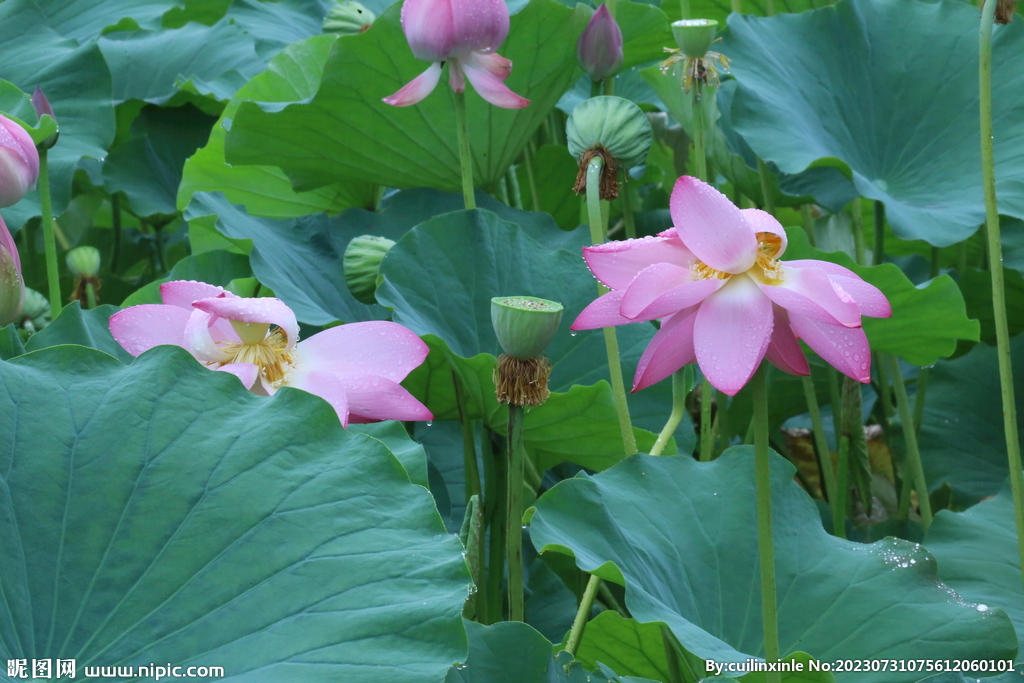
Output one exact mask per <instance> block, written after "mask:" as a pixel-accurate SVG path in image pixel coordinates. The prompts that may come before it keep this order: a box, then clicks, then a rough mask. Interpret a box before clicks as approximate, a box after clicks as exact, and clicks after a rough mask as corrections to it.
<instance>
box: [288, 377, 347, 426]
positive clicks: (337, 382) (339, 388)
mask: <svg viewBox="0 0 1024 683" xmlns="http://www.w3.org/2000/svg"><path fill="white" fill-rule="evenodd" d="M288 386H290V387H293V388H295V389H302V390H303V391H308V392H309V393H311V394H316V395H317V396H319V397H320V398H322V399H324V400H325V401H327V402H328V403H330V404H331V407H332V408H334V412H336V413H337V414H338V419H339V420H341V426H342V427H348V422H349V397H348V392H347V391H346V389H345V383H344V382H342V380H341V379H340V378H338V377H335V376H334V375H333V374H332V373H330V372H316V371H314V372H306V373H303V374H301V375H297V374H295V373H293V374H292V375H290V376H289V377H288Z"/></svg>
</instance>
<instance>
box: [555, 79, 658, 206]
mask: <svg viewBox="0 0 1024 683" xmlns="http://www.w3.org/2000/svg"><path fill="white" fill-rule="evenodd" d="M565 136H566V139H567V141H568V143H569V152H570V153H571V154H572V155H573V156H574V157H576V159H577V161H579V164H580V165H579V174H578V175H577V176H576V186H575V187H574V188H573V189H574V190H575V191H576V193H577V194H583V193H584V192H586V191H587V165H588V164H589V163H590V160H591V158H593V157H595V156H600V157H601V158H602V159H604V168H603V169H602V171H601V199H615V198H616V197H618V196H619V181H618V169H619V168H624V169H628V168H632V167H634V166H639V165H640V164H642V163H643V162H644V159H646V158H647V152H648V151H649V150H650V149H651V140H652V139H653V134H652V132H651V123H650V121H648V120H647V115H646V114H644V112H643V110H642V109H640V107H638V106H636V105H635V104H633V103H632V102H630V101H629V100H625V99H623V98H621V97H609V96H604V97H591V98H590V99H589V100H584V101H583V102H582V103H580V104H579V105H577V106H576V108H575V109H574V110H573V112H572V116H570V117H569V121H568V123H567V124H566V126H565Z"/></svg>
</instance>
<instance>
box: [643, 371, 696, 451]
mask: <svg viewBox="0 0 1024 683" xmlns="http://www.w3.org/2000/svg"><path fill="white" fill-rule="evenodd" d="M687 384H688V382H687V381H686V368H681V369H679V370H676V371H675V372H674V373H672V412H671V413H670V414H669V416H668V420H667V421H666V422H665V426H664V427H662V429H661V433H660V434H658V439H657V440H656V441H655V442H654V446H652V447H651V455H661V454H662V453H664V452H665V446H667V445H668V442H669V440H670V439H671V438H672V435H673V434H675V433H676V429H677V428H678V427H679V423H680V422H682V421H683V413H684V412H685V411H686V392H687V389H688V387H687Z"/></svg>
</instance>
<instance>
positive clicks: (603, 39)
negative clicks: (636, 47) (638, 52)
mask: <svg viewBox="0 0 1024 683" xmlns="http://www.w3.org/2000/svg"><path fill="white" fill-rule="evenodd" d="M576 59H577V60H579V63H580V66H581V67H583V70H584V71H586V72H587V75H589V76H590V80H592V81H603V80H604V79H606V78H610V77H612V76H614V75H615V74H617V73H619V70H620V69H622V59H623V54H622V31H621V30H620V29H619V25H618V24H617V23H615V19H614V17H612V15H611V12H609V11H608V6H607V5H604V4H602V5H601V6H600V7H598V8H597V11H596V12H594V16H592V17H591V18H590V22H589V23H588V24H587V28H586V29H584V31H583V35H581V36H580V40H579V42H578V43H576Z"/></svg>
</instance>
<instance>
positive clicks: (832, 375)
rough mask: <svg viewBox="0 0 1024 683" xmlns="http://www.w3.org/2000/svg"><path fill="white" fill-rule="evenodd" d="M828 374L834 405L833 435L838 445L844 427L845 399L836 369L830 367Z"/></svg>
mask: <svg viewBox="0 0 1024 683" xmlns="http://www.w3.org/2000/svg"><path fill="white" fill-rule="evenodd" d="M826 372H827V373H828V399H829V402H830V403H831V404H832V434H833V435H834V436H835V438H836V444H837V445H838V444H839V437H840V436H841V434H842V427H843V399H842V397H841V396H840V395H839V376H838V374H837V373H836V370H835V368H832V367H829V368H828V369H827V370H826Z"/></svg>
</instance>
